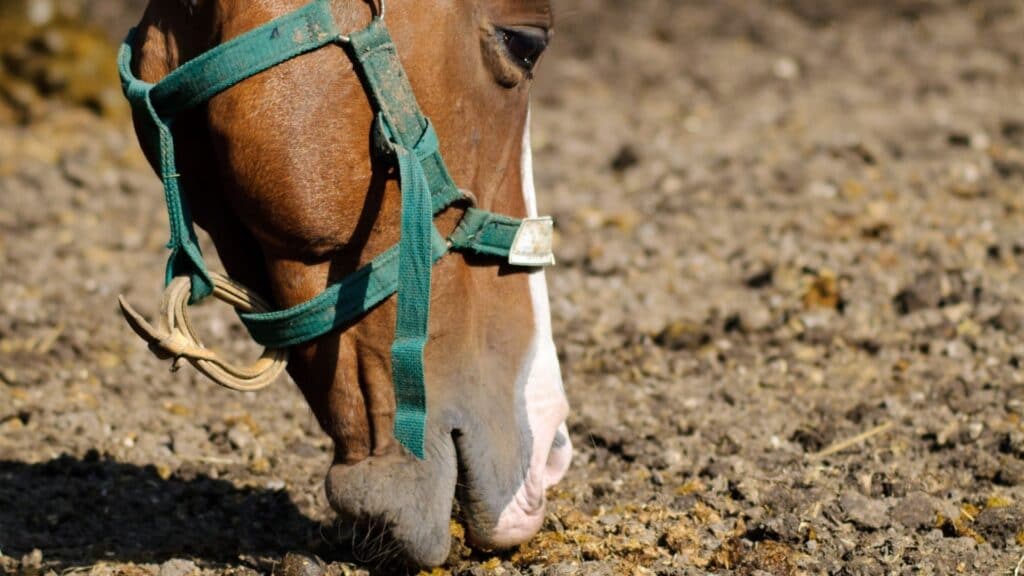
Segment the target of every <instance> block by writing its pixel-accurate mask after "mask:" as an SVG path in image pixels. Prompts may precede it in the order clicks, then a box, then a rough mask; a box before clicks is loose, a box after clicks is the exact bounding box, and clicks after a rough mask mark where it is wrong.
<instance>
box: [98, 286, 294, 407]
mask: <svg viewBox="0 0 1024 576" xmlns="http://www.w3.org/2000/svg"><path fill="white" fill-rule="evenodd" d="M209 275H210V278H211V279H212V280H213V294H212V295H213V297H214V298H216V299H218V300H220V301H221V302H225V303H227V304H230V305H231V306H233V307H234V308H235V309H236V310H238V311H240V312H269V311H271V310H273V308H272V307H271V306H270V304H268V303H267V301H266V300H264V299H263V298H261V297H260V296H259V295H258V294H256V293H255V292H253V291H252V290H249V289H248V288H246V287H245V286H242V285H241V284H239V283H238V282H235V281H234V280H232V279H231V278H229V277H228V276H225V275H224V274H221V273H219V272H214V271H210V272H209ZM191 294H192V280H191V278H189V277H188V276H178V277H176V278H174V279H173V280H171V283H170V284H168V285H167V288H166V289H165V290H164V293H163V297H162V298H161V299H160V312H159V316H158V318H159V320H158V322H157V325H156V326H153V325H152V324H150V323H149V322H147V321H146V319H145V318H143V316H142V315H141V314H139V313H138V312H137V311H136V310H135V309H134V308H132V306H131V305H130V304H129V303H128V301H127V300H126V299H125V297H124V296H119V297H118V299H117V301H118V303H119V304H120V305H121V313H122V314H123V315H124V318H125V320H127V321H128V325H129V326H131V328H132V330H134V331H135V333H136V334H138V335H139V336H140V337H141V338H142V339H143V340H145V341H146V343H147V344H149V349H150V350H152V351H153V354H155V355H156V356H157V357H158V358H160V359H162V360H166V359H169V358H172V359H174V365H173V367H172V370H177V369H178V368H180V363H181V361H182V360H186V361H187V362H188V363H189V364H191V365H192V366H194V367H195V368H196V369H197V370H199V371H200V372H202V373H203V374H205V375H206V376H207V377H208V378H209V379H210V380H213V381H214V382H216V383H217V384H220V385H221V386H223V387H225V388H229V389H231V390H236V391H238V392H254V391H256V390H262V389H263V388H266V387H267V386H269V385H270V384H271V383H273V382H274V380H275V379H277V377H278V376H280V375H281V372H283V371H284V369H285V367H286V365H287V363H288V354H287V351H286V350H284V349H273V348H265V349H264V350H263V354H262V355H261V356H260V358H259V360H257V361H256V362H255V363H253V364H251V365H249V366H240V365H238V364H235V363H232V362H227V361H225V360H223V359H222V358H221V357H220V355H219V354H217V352H215V351H213V350H211V349H209V348H207V347H206V346H205V345H204V344H203V342H202V340H200V339H199V335H198V334H197V333H196V331H195V328H194V327H193V326H192V321H191V319H190V318H189V313H188V309H189V299H190V297H191Z"/></svg>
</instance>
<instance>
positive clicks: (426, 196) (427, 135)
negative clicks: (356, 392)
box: [118, 0, 554, 459]
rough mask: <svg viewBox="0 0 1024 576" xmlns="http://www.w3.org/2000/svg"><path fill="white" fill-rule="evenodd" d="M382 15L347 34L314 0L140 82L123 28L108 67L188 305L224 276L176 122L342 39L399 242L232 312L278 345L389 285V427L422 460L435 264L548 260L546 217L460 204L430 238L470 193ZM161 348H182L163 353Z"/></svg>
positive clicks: (339, 318)
mask: <svg viewBox="0 0 1024 576" xmlns="http://www.w3.org/2000/svg"><path fill="white" fill-rule="evenodd" d="M383 15H384V6H383V2H381V9H380V13H379V14H377V15H376V16H374V18H373V20H372V22H371V23H370V25H369V26H367V27H366V28H364V29H362V30H359V31H357V32H354V33H352V34H351V35H350V36H346V35H343V34H342V33H341V32H340V31H339V30H338V28H337V26H336V25H335V22H334V17H333V16H332V14H331V10H330V0H314V1H313V2H311V3H310V4H307V5H306V6H304V7H302V8H299V9H298V10H296V11H294V12H291V13H289V14H286V15H284V16H282V17H280V18H277V19H275V20H272V21H270V22H269V23H267V24H265V25H263V26H260V27H259V28H256V29H255V30H252V31H250V32H248V33H246V34H243V35H241V36H238V37H236V38H234V39H232V40H230V41H228V42H226V43H224V44H221V45H220V46H218V47H216V48H214V49H212V50H210V51H208V52H205V53H203V54H201V55H200V56H198V57H196V58H195V59H193V60H190V61H188V62H186V63H185V64H183V65H181V67H179V68H178V69H176V70H174V71H173V72H171V73H170V74H169V75H167V76H166V77H165V78H164V79H163V80H161V81H160V82H158V83H156V84H150V83H147V82H143V81H141V80H139V79H138V78H137V77H135V75H134V74H133V73H132V70H131V64H132V45H133V44H134V39H135V30H132V32H131V33H129V35H128V38H127V39H126V40H125V42H124V44H123V45H122V47H121V51H120V53H119V56H118V65H119V68H120V73H121V81H122V85H123V88H124V93H125V96H126V97H127V98H128V100H129V102H130V103H131V105H132V109H133V110H134V112H135V118H136V119H137V120H136V121H141V126H140V130H139V132H140V134H141V135H142V138H144V139H147V140H149V142H150V143H151V144H153V145H154V146H153V149H156V150H159V158H158V170H159V173H160V178H161V180H162V181H163V186H164V195H165V199H166V202H167V211H168V216H169V220H170V228H171V238H170V242H169V243H168V245H167V246H168V248H170V250H171V255H170V257H169V259H168V262H167V272H166V284H167V285H170V284H171V283H172V281H173V280H175V279H176V278H180V277H187V278H188V279H190V280H191V289H190V290H191V292H190V295H189V302H190V303H195V302H198V301H199V300H202V299H203V298H205V297H207V296H209V295H210V294H212V293H214V289H215V287H217V288H222V285H223V284H224V283H225V281H224V280H223V279H222V278H223V277H221V276H220V275H212V274H211V273H210V272H209V271H207V269H206V263H205V262H204V260H203V255H202V252H201V251H200V249H199V245H198V242H197V239H196V235H195V230H194V228H193V224H192V217H191V214H190V211H189V205H188V201H187V198H186V197H185V196H183V195H182V193H181V187H180V184H179V176H180V175H179V174H178V169H177V165H176V158H175V149H174V136H173V134H172V132H171V124H172V123H173V120H174V118H175V117H176V116H177V115H178V114H180V113H182V112H184V111H186V110H189V109H192V108H194V107H196V106H199V105H201V104H202V103H204V102H206V101H207V100H209V99H210V98H212V97H213V96H215V95H217V94H219V93H220V92H223V91H224V90H226V89H228V88H230V87H232V86H234V85H235V84H237V83H239V82H241V81H243V80H245V79H247V78H250V77H252V76H254V75H256V74H259V73H260V72H263V71H265V70H267V69H269V68H272V67H274V66H276V65H278V64H280V63H282V62H286V61H288V60H291V59H293V58H296V57H298V56H300V55H302V54H305V53H307V52H311V51H314V50H318V49H320V48H322V47H324V46H328V45H338V46H344V47H347V51H348V53H349V55H350V57H351V58H352V60H353V63H354V65H355V67H356V69H357V72H358V73H359V75H360V77H361V78H362V82H363V85H364V88H365V89H366V91H367V93H368V94H369V96H370V99H371V102H372V105H373V106H374V109H375V113H376V116H375V125H374V135H375V136H374V137H375V139H376V143H375V144H376V145H375V146H374V148H375V150H378V151H379V153H378V154H377V155H378V156H380V157H382V158H385V159H387V160H388V161H389V162H392V163H396V164H397V165H398V173H399V184H400V186H401V192H402V209H401V210H402V212H401V239H400V240H399V242H398V244H396V245H395V246H393V247H392V248H390V249H389V250H387V251H385V252H384V253H383V254H381V255H379V256H377V257H376V258H374V259H373V261H371V262H370V263H369V264H367V265H365V266H364V267H362V268H360V269H358V270H356V271H355V272H353V273H351V274H350V275H348V276H347V277H345V278H343V279H342V280H340V281H339V282H337V283H335V284H332V285H331V286H329V287H328V288H327V289H326V290H324V291H323V292H322V293H321V294H320V295H318V296H316V297H315V298H313V299H312V300H309V301H307V302H305V303H303V304H299V305H298V306H295V307H292V308H288V309H286V310H279V311H271V312H255V311H240V312H239V316H240V317H241V319H242V322H243V323H244V324H245V326H246V327H247V328H248V330H249V333H250V334H251V335H252V337H253V339H254V340H256V341H257V342H259V343H260V344H262V345H264V346H266V347H267V348H269V349H284V348H288V347H291V346H295V345H297V344H301V343H304V342H309V341H311V340H314V339H316V338H319V337H320V336H323V335H325V334H327V333H329V332H331V331H333V330H336V329H338V328H341V327H343V326H345V325H346V324H348V323H350V322H352V321H353V320H355V319H357V318H359V317H360V316H362V315H363V314H365V313H366V312H367V311H369V310H370V309H372V308H373V307H375V306H376V305H377V304H379V303H381V302H383V301H384V300H385V299H387V298H388V297H390V296H391V295H392V294H395V293H396V292H397V294H398V317H397V322H396V329H395V338H394V342H393V344H392V348H391V369H392V380H393V382H394V388H395V399H396V402H397V412H396V415H395V429H394V432H395V436H396V438H397V439H398V441H399V442H401V443H402V445H403V446H405V448H406V449H408V450H409V451H410V452H411V453H413V454H414V455H415V456H416V457H418V458H421V459H422V458H424V428H425V425H426V390H425V387H424V368H423V349H424V346H425V345H426V341H427V325H428V318H429V313H430V278H431V268H432V266H433V264H434V263H435V262H437V261H438V260H439V259H441V258H442V257H443V256H444V255H445V254H447V253H448V252H449V251H452V250H455V251H461V252H469V253H474V254H480V255H486V256H493V257H498V258H504V259H507V262H508V263H509V264H511V265H514V266H527V267H534V266H547V265H550V264H553V263H554V258H553V256H552V254H551V235H552V234H551V232H552V223H551V219H550V218H532V219H530V218H528V219H525V220H520V219H516V218H512V217H509V216H503V215H500V214H494V213H491V212H487V211H484V210H479V209H477V208H475V207H470V208H468V209H466V211H465V213H464V215H463V217H462V220H461V221H460V223H459V225H458V227H457V228H456V229H455V231H454V232H452V234H451V235H450V236H448V237H447V238H443V237H442V236H441V235H440V233H439V232H438V231H437V229H436V228H435V227H434V224H433V217H434V216H435V215H436V214H438V213H439V212H441V211H442V210H444V209H445V208H447V207H449V206H451V205H452V204H454V203H456V202H459V201H469V202H470V203H472V196H471V195H469V194H468V193H465V192H463V191H461V190H460V189H459V188H458V187H457V186H456V185H455V183H454V181H453V180H452V177H451V175H450V174H449V172H448V169H447V167H446V166H445V163H444V160H443V159H442V157H441V153H440V151H439V149H438V139H437V134H436V133H435V132H434V129H433V127H432V126H431V125H430V122H429V120H427V118H426V117H425V116H424V115H423V114H422V112H421V111H420V107H419V105H418V104H417V102H416V97H415V95H414V94H413V91H412V87H411V86H410V84H409V80H408V77H407V76H406V74H405V70H404V69H403V67H402V65H401V62H400V61H399V58H398V52H397V50H396V48H395V44H394V42H393V41H392V39H391V36H390V34H389V33H388V31H387V28H386V27H385V25H384V20H383ZM214 278H217V279H218V282H215V280H214ZM129 322H131V323H132V325H133V327H135V328H136V331H139V329H138V328H137V325H138V324H137V322H138V319H137V318H135V319H132V318H129ZM140 333H141V332H140ZM174 350H180V347H179V348H176V349H174ZM171 355H172V356H175V355H177V356H180V355H181V354H180V353H178V352H173V351H172V353H171Z"/></svg>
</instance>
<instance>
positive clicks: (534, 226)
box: [508, 216, 555, 266]
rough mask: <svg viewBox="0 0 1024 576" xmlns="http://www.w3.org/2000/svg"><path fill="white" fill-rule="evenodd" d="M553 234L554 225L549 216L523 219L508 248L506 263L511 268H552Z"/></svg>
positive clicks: (553, 262)
mask: <svg viewBox="0 0 1024 576" xmlns="http://www.w3.org/2000/svg"><path fill="white" fill-rule="evenodd" d="M554 233H555V223H554V221H553V220H552V219H551V217H550V216H543V217H540V218H524V219H523V222H522V224H520V225H519V230H518V231H516V237H515V239H514V240H512V247H511V248H509V251H508V263H509V264H511V265H513V266H554V264H555V254H554V252H553V251H552V239H553V237H554Z"/></svg>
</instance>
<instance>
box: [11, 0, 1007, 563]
mask: <svg viewBox="0 0 1024 576" xmlns="http://www.w3.org/2000/svg"><path fill="white" fill-rule="evenodd" d="M111 4H112V3H111V2H97V3H96V4H95V5H94V6H97V7H99V6H107V8H106V12H104V11H103V10H101V9H100V8H94V9H93V10H94V13H95V14H101V15H102V14H107V15H110V14H117V13H118V12H117V11H116V10H114V11H111V10H110V8H109V6H110V5H111ZM114 4H116V3H114ZM131 4H132V5H133V6H134V8H133V9H137V6H138V4H139V3H138V2H132V3H131ZM79 16H81V14H79ZM85 16H86V17H88V16H89V15H88V14H86V15H85ZM112 20H113V19H112V18H110V17H108V16H103V17H101V18H99V21H101V22H105V23H106V22H109V21H112ZM127 20H128V21H130V20H131V18H129V19H127ZM12 29H15V30H19V32H18V33H17V34H13V33H12V34H6V33H5V34H4V38H5V39H4V40H3V41H2V42H0V50H2V53H3V57H2V58H0V61H2V62H3V64H2V68H0V96H2V98H0V102H2V104H0V294H3V298H2V299H0V573H23V574H42V573H47V572H49V571H51V570H52V571H54V572H56V573H64V572H65V571H71V572H74V573H89V574H95V575H107V574H132V575H134V574H160V575H161V576H185V575H188V574H193V573H199V572H202V573H204V574H205V573H224V574H250V573H253V572H270V571H273V570H276V571H277V572H278V573H281V574H316V573H319V572H320V571H321V570H322V569H324V568H326V570H327V571H328V572H329V573H332V574H365V573H367V568H365V567H360V564H359V561H360V560H363V561H366V560H372V559H368V558H352V557H351V556H350V555H349V554H348V553H347V552H345V550H346V549H347V546H346V543H345V542H344V539H345V536H344V529H343V527H337V526H335V525H334V524H333V522H332V519H331V515H330V512H329V507H328V505H327V503H326V501H325V498H324V495H323V490H322V479H323V475H324V473H325V471H326V468H327V465H328V462H329V460H330V456H329V452H330V446H329V443H328V441H327V439H326V438H325V436H324V435H323V434H322V433H321V432H320V430H319V429H318V427H317V425H316V423H315V421H314V419H313V418H312V416H311V414H310V411H309V409H308V408H307V406H306V405H305V403H304V401H303V399H302V398H301V396H300V395H299V393H298V392H297V391H296V389H295V388H294V387H293V386H292V385H291V384H290V383H289V382H287V381H285V380H282V381H281V382H279V383H278V385H277V386H274V387H273V388H272V389H270V390H268V391H265V392H261V393H258V394H235V393H231V392H227V391H224V390H221V389H218V388H216V387H215V386H213V385H212V384H210V383H208V382H206V381H204V380H202V379H201V378H200V377H198V376H197V375H196V374H195V373H194V371H192V370H191V369H188V368H185V369H182V370H180V371H178V372H175V373H172V372H169V371H168V369H167V368H168V366H167V365H166V364H164V363H161V362H159V361H157V360H155V359H154V358H152V357H151V356H150V355H149V353H148V352H147V350H146V349H145V347H144V345H143V344H142V343H141V342H140V341H138V340H137V339H136V338H135V336H134V335H133V334H131V332H130V331H129V329H128V328H127V327H126V326H125V324H124V323H123V322H122V321H121V319H120V317H119V315H118V313H117V307H116V296H117V295H118V294H126V295H127V296H128V297H129V298H130V299H131V300H132V301H133V302H135V303H137V304H138V305H139V306H140V308H142V309H143V310H144V311H146V312H147V313H152V312H153V311H154V308H155V304H156V297H157V294H158V292H159V290H160V283H159V280H160V278H161V276H162V268H163V262H164V258H165V251H164V249H163V244H164V242H165V241H166V233H167V232H166V217H165V215H164V208H163V205H162V196H161V191H160V187H159V185H158V183H157V181H156V178H155V177H154V176H153V175H152V174H151V172H150V171H149V169H148V167H147V166H146V165H145V163H144V161H143V160H142V158H141V155H140V153H139V151H138V149H137V145H136V143H135V139H134V135H133V134H132V132H131V129H130V126H128V124H127V123H126V119H125V116H124V113H123V112H124V109H123V104H118V103H114V101H113V100H111V99H110V97H109V92H107V90H109V89H110V88H111V86H110V84H109V83H108V82H107V81H106V80H102V79H103V78H105V76H102V74H105V72H99V71H97V72H96V73H90V74H76V71H80V70H83V69H86V70H88V69H89V68H87V67H86V66H87V64H85V63H84V62H91V60H89V59H90V58H100V57H102V58H112V48H110V47H109V45H107V44H102V46H104V47H103V48H102V49H101V48H96V46H97V45H99V44H97V43H96V42H99V41H98V40H95V39H96V38H100V37H102V36H103V35H102V34H98V35H92V34H90V33H87V32H82V30H81V29H80V28H77V27H70V26H66V25H64V27H63V28H61V27H60V26H51V27H48V28H46V29H44V30H42V31H33V30H27V29H24V27H23V26H22V27H18V26H15V27H14V28H12ZM94 40H95V41H94ZM67 58H72V62H73V63H74V62H77V61H76V60H75V59H80V60H81V61H82V62H83V63H74V64H72V65H68V64H67ZM104 62H106V63H107V64H109V63H110V62H111V61H110V60H104ZM105 65H106V64H105ZM83 67H85V68H83ZM48 70H49V71H52V72H51V73H47V71H48ZM96 70H108V68H97V69H96ZM98 80H100V81H98ZM113 89H114V90H115V91H116V86H114V87H113ZM533 117H534V142H535V154H536V164H537V177H538V189H539V190H541V199H540V201H541V205H542V208H543V209H544V210H545V211H546V212H550V213H552V214H553V215H554V216H555V217H556V219H557V221H558V257H559V266H558V267H557V268H555V269H554V270H553V271H552V272H551V273H550V275H549V281H550V283H551V290H552V299H553V301H552V305H553V313H554V325H555V333H556V338H557V341H558V343H559V345H560V351H561V354H562V360H563V369H564V373H565V379H566V385H567V388H568V393H569V396H570V399H571V401H572V404H573V408H574V412H573V414H572V417H571V419H570V430H571V433H572V437H573V440H574V442H575V444H576V447H577V454H576V458H575V462H574V465H573V468H572V469H571V471H570V472H569V475H568V477H567V478H566V479H565V481H564V482H563V483H562V484H561V485H559V486H558V487H557V488H555V489H553V490H552V491H551V493H550V511H549V514H548V517H547V521H546V523H545V527H544V530H543V532H542V534H541V535H540V536H538V537H537V538H536V539H535V540H533V541H532V542H530V543H529V544H527V545H525V546H523V547H522V548H520V549H519V550H515V551H511V552H507V553H503V554H499V555H494V554H488V553H485V552H471V551H470V550H468V549H466V548H465V547H464V546H463V545H462V543H461V528H460V527H459V526H458V525H454V524H453V527H452V533H453V537H454V538H455V540H456V542H455V544H456V545H455V546H454V547H453V555H452V559H451V562H450V564H449V565H448V566H447V567H446V568H444V569H440V570H437V571H435V574H449V573H451V574H467V575H477V574H509V575H514V574H530V575H551V576H554V575H569V574H593V575H601V574H637V575H643V574H659V575H689V574H708V573H713V574H723V575H724V574H729V575H732V574H736V575H762V576H763V575H766V574H768V575H790V574H835V575H840V574H842V575H861V574H863V575H874V574H879V575H881V574H1003V575H1009V574H1013V573H1014V569H1015V567H1018V560H1020V559H1021V558H1022V556H1024V421H1022V418H1024V373H1022V371H1021V363H1022V362H1024V334H1022V330H1024V272H1022V267H1024V6H1022V5H1021V3H1020V2H1019V1H1018V0H977V1H955V0H889V1H885V2H882V1H876V0H872V1H868V2H853V1H842V0H831V1H819V0H757V1H754V0H688V1H685V2H684V1H678V2H671V1H665V0H661V1H655V0H634V1H631V2H628V3H627V2H615V1H613V0H563V1H562V2H561V3H560V22H559V31H558V36H557V40H556V42H555V45H554V47H553V48H552V50H551V53H550V55H549V56H548V57H547V58H546V60H545V62H544V63H543V65H542V69H541V71H540V73H539V75H538V78H537V85H536V98H535V105H534V115H533ZM207 252H208V253H210V254H212V250H209V249H208V250H207ZM214 266H216V264H214ZM196 314H197V315H198V316H201V317H202V321H201V324H202V326H201V330H203V333H204V334H206V335H208V336H207V337H208V339H209V340H210V341H211V342H214V343H216V345H217V346H220V347H221V348H222V349H224V350H225V352H226V353H229V354H243V355H244V354H252V352H253V348H252V347H251V346H250V345H248V344H246V343H245V338H244V331H243V330H242V328H241V327H240V325H238V323H237V322H236V321H235V320H234V319H233V318H232V315H231V313H230V311H228V310H224V309H222V308H221V307H219V306H216V305H210V306H205V305H204V306H201V307H200V308H199V309H198V310H197V312H196ZM289 553H292V554H290V555H289ZM317 558H320V559H323V561H324V565H320V564H319V563H318V560H317Z"/></svg>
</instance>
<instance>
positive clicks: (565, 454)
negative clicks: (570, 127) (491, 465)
mask: <svg viewBox="0 0 1024 576" xmlns="http://www.w3.org/2000/svg"><path fill="white" fill-rule="evenodd" d="M521 166H522V181H523V200H524V202H525V203H526V215H527V217H528V218H536V217H537V195H536V191H535V190H534V184H533V152H532V150H531V148H530V113H529V112H527V115H526V128H525V129H524V130H523V152H522V159H521ZM529 282H530V302H531V304H532V307H533V320H534V335H533V345H534V349H535V350H536V354H535V356H534V358H533V362H531V363H530V364H529V365H528V366H525V368H526V369H528V370H529V375H528V376H527V380H526V389H525V394H524V395H525V398H526V415H527V420H528V421H529V424H530V433H531V434H532V435H533V451H532V453H531V457H530V469H529V471H528V472H527V475H526V479H525V481H524V482H523V485H522V486H520V488H519V490H518V491H517V492H516V495H515V497H514V498H513V499H512V502H510V503H509V504H508V506H507V507H506V508H505V510H503V511H502V513H501V517H500V518H499V519H498V524H497V526H496V527H495V530H494V540H495V544H498V545H515V544H519V543H521V542H523V541H525V540H527V539H528V538H530V537H532V536H533V535H534V534H535V533H536V532H537V530H539V529H540V526H541V524H542V523H543V521H544V501H545V499H544V491H545V490H546V489H547V487H548V486H551V485H552V484H555V483H556V482H558V481H559V480H560V479H561V478H562V476H563V475H564V474H565V471H566V470H567V469H568V467H569V461H570V460H571V458H572V444H571V443H570V442H569V434H568V431H567V430H566V427H565V418H566V416H567V415H568V412H569V405H568V403H567V402H566V400H565V392H564V390H563V388H562V371H561V367H560V366H559V363H558V354H557V353H556V352H555V342H554V339H553V338H552V334H551V303H550V301H549V300H548V283H547V277H546V276H545V275H544V270H543V269H539V270H537V271H535V272H532V273H530V276H529ZM557 434H562V436H563V437H564V438H565V443H564V444H562V445H561V446H559V447H558V448H554V452H552V450H553V448H552V444H553V442H554V439H555V436H556V435H557Z"/></svg>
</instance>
